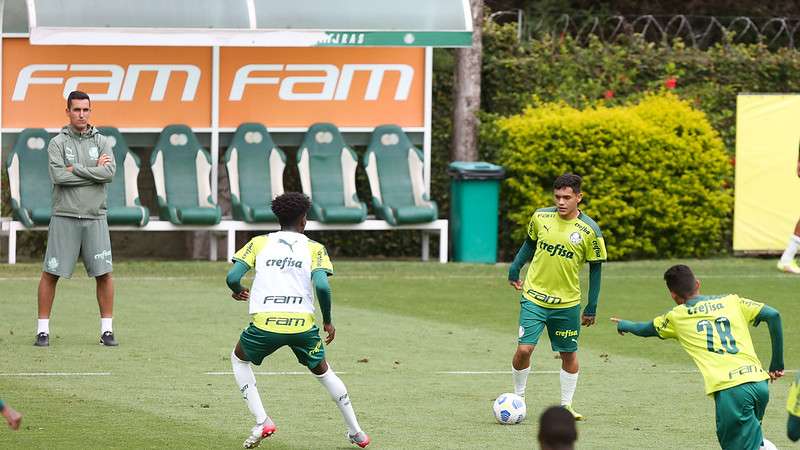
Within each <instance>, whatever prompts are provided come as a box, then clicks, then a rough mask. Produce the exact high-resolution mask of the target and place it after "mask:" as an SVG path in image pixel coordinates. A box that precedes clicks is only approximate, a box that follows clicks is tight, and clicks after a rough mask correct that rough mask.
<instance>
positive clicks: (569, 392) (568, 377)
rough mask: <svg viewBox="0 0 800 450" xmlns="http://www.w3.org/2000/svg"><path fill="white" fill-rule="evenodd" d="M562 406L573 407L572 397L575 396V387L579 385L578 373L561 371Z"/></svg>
mask: <svg viewBox="0 0 800 450" xmlns="http://www.w3.org/2000/svg"><path fill="white" fill-rule="evenodd" d="M559 377H560V378H561V404H562V405H571V404H572V396H573V395H575V386H577V385H578V372H575V373H569V372H567V371H566V370H564V369H561V374H560V375H559Z"/></svg>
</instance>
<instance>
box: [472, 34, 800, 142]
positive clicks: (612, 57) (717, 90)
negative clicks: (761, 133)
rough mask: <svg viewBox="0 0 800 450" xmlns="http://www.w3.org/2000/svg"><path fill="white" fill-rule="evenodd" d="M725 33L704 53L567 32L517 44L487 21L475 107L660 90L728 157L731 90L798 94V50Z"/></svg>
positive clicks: (574, 101) (497, 108)
mask: <svg viewBox="0 0 800 450" xmlns="http://www.w3.org/2000/svg"><path fill="white" fill-rule="evenodd" d="M731 38H732V36H729V37H728V38H727V39H726V40H723V42H721V43H719V44H717V45H715V46H714V47H712V48H710V49H708V50H701V49H696V48H692V47H687V46H685V45H684V44H683V43H681V42H680V41H676V42H675V43H674V44H673V45H660V44H654V43H652V42H647V41H645V40H644V39H642V38H641V37H636V36H634V37H632V38H627V39H623V40H620V41H619V42H617V43H615V44H604V43H602V42H600V40H598V39H591V40H590V42H589V43H588V45H580V44H579V43H578V42H576V41H575V40H573V39H571V38H569V37H565V38H563V39H560V40H557V41H556V40H551V39H543V40H532V41H527V42H524V43H520V42H519V41H517V38H516V28H515V27H514V26H513V25H505V26H498V25H496V24H493V23H491V22H488V23H487V26H486V29H485V34H484V52H485V53H484V65H483V85H482V90H481V95H482V100H481V101H482V103H481V109H482V110H483V111H485V112H488V113H496V114H501V115H508V114H516V113H519V112H520V111H522V109H523V108H524V107H525V106H527V105H528V104H530V102H531V98H532V97H537V98H539V99H541V100H542V101H564V102H567V103H568V104H570V105H572V106H575V107H584V106H587V105H591V104H594V103H596V102H602V103H605V104H608V105H620V104H625V103H626V102H628V101H629V100H631V99H636V98H641V96H643V95H646V94H647V93H651V92H654V91H660V90H664V89H668V90H671V91H673V92H675V93H676V94H677V95H678V96H680V97H681V98H683V99H686V100H689V101H690V102H692V104H693V106H695V107H696V108H697V109H700V110H701V111H703V112H705V113H706V114H707V115H708V118H709V121H710V122H711V125H712V126H713V127H714V129H716V130H717V132H718V133H719V134H720V136H721V137H722V138H723V141H724V143H725V148H726V149H727V151H728V152H729V154H731V155H732V154H733V153H734V151H735V147H734V139H735V136H736V129H735V125H736V117H735V116H736V114H735V113H736V95H737V94H739V93H742V92H798V91H800V77H798V76H797V74H798V73H800V52H798V51H796V50H793V49H790V48H781V49H778V50H776V51H770V50H769V49H768V48H767V46H766V45H764V44H734V43H732V42H731ZM667 86H674V87H667Z"/></svg>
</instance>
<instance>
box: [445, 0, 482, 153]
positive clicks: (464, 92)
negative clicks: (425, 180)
mask: <svg viewBox="0 0 800 450" xmlns="http://www.w3.org/2000/svg"><path fill="white" fill-rule="evenodd" d="M469 3H470V8H471V9H472V47H470V48H459V49H457V50H456V73H455V92H454V105H453V143H452V146H451V148H450V159H451V160H452V161H477V160H478V111H480V108H481V67H482V65H481V61H482V58H481V55H482V54H483V43H482V42H481V38H482V36H483V0H470V2H469Z"/></svg>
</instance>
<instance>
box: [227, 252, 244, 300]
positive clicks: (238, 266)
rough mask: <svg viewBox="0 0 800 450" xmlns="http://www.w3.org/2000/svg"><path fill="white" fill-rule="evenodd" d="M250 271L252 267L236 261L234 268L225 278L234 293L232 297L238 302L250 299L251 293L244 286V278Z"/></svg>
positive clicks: (232, 267)
mask: <svg viewBox="0 0 800 450" xmlns="http://www.w3.org/2000/svg"><path fill="white" fill-rule="evenodd" d="M249 270H250V266H249V265H247V264H246V263H245V262H244V261H239V260H234V263H233V266H231V269H230V270H229V271H228V276H227V277H225V283H227V285H228V287H229V288H230V290H231V291H232V292H233V294H232V295H231V297H233V298H234V299H236V300H240V301H244V300H248V299H249V298H250V291H249V290H248V289H247V288H245V287H244V286H242V277H244V274H246V273H247V272H248V271H249Z"/></svg>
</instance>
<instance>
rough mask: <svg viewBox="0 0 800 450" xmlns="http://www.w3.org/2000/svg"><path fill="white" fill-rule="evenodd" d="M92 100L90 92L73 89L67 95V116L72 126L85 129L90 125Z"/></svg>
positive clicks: (79, 129)
mask: <svg viewBox="0 0 800 450" xmlns="http://www.w3.org/2000/svg"><path fill="white" fill-rule="evenodd" d="M91 112H92V102H91V100H89V94H87V93H86V92H83V91H72V92H70V93H69V95H68V96H67V118H69V124H70V125H71V126H72V128H74V129H76V130H78V131H83V130H85V129H86V127H87V126H88V125H89V115H90V114H91Z"/></svg>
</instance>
